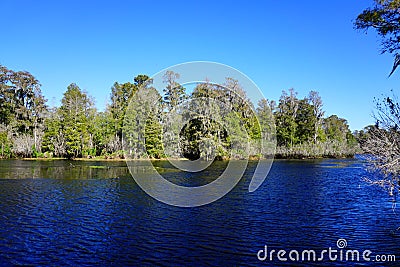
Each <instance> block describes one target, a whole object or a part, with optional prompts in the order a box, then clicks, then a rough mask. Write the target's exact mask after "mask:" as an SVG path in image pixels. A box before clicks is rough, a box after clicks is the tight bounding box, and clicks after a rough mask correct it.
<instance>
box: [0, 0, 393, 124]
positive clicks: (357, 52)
mask: <svg viewBox="0 0 400 267" xmlns="http://www.w3.org/2000/svg"><path fill="white" fill-rule="evenodd" d="M372 3H373V1H372V0H371V1H360V0H335V1H321V0H320V1H313V0H304V1H298V0H286V1H272V0H265V1H261V0H260V1H220V0H218V1H216V0H214V1H204V0H202V1H183V0H182V1H178V0H176V1H161V0H160V1H151V0H150V1H119V0H114V1H100V0H96V1H83V0H82V1H75V0H68V1H63V0H59V1H40V0H38V1H22V0H19V1H14V0H2V1H1V24H2V25H1V27H0V33H1V39H0V64H2V65H5V66H6V67H8V68H10V69H13V70H27V71H29V72H31V73H32V74H33V75H34V76H35V77H36V78H38V79H39V81H40V82H41V84H42V91H43V94H44V96H45V97H46V98H47V99H48V103H49V104H50V105H58V104H59V101H60V100H61V98H62V94H63V93H64V91H65V90H66V87H67V86H68V84H70V83H72V82H75V83H77V84H78V86H80V87H81V88H82V89H84V90H86V91H87V92H88V93H89V94H90V95H92V96H94V97H95V99H96V106H97V107H98V108H99V109H100V110H101V109H104V107H105V104H106V102H107V100H108V98H109V95H110V88H111V86H112V84H113V83H114V82H115V81H118V82H127V81H132V80H133V77H134V76H136V75H137V74H147V75H149V76H151V75H153V74H155V73H157V72H158V71H160V70H162V69H164V68H166V67H169V66H171V65H175V64H178V63H183V62H187V61H197V60H201V61H215V62H219V63H223V64H227V65H229V66H232V67H234V68H236V69H238V70H240V71H242V72H243V73H245V74H246V75H247V76H249V77H250V78H251V79H252V80H253V81H254V82H255V83H256V84H257V85H258V86H259V87H260V88H261V90H262V91H263V93H264V96H265V97H266V98H270V99H275V100H278V98H279V96H280V94H281V91H282V90H283V89H289V88H294V89H295V90H296V91H298V92H299V96H300V97H303V96H305V95H307V93H308V92H309V91H310V90H316V91H319V92H320V95H321V96H322V99H323V101H324V109H325V111H326V115H332V114H337V115H338V116H340V117H343V118H346V119H347V120H348V122H349V125H350V128H351V129H352V130H356V129H361V128H363V127H364V126H366V125H368V124H372V123H373V119H372V117H371V114H372V111H373V108H374V103H373V98H374V97H380V96H381V95H382V94H389V93H390V89H393V90H394V92H395V93H396V92H397V93H399V92H400V90H399V84H398V80H399V75H400V72H399V71H398V72H397V73H395V74H394V75H393V76H392V77H391V78H388V77H387V76H388V74H389V72H390V70H391V66H392V57H391V56H390V55H380V53H379V44H380V42H379V38H378V37H377V36H376V34H375V33H374V32H369V33H368V34H367V35H366V34H364V33H362V32H359V31H356V30H354V29H353V22H354V19H355V18H356V16H357V14H359V13H360V12H361V11H362V10H363V9H364V8H366V7H368V6H370V5H371V4H372Z"/></svg>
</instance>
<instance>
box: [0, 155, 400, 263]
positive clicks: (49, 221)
mask: <svg viewBox="0 0 400 267" xmlns="http://www.w3.org/2000/svg"><path fill="white" fill-rule="evenodd" d="M137 164H138V166H140V162H138V163H137ZM154 164H155V165H157V166H158V167H159V168H158V169H159V170H161V172H162V174H163V175H164V176H165V177H166V178H168V179H169V180H171V181H174V182H176V183H182V184H185V183H192V182H193V181H196V182H195V183H197V182H198V183H199V184H204V183H206V182H209V180H210V177H212V176H213V174H218V173H220V172H221V170H223V169H224V167H225V165H226V163H224V162H216V163H214V164H213V165H212V166H211V167H210V169H208V171H207V172H206V173H198V174H195V175H192V176H190V175H189V176H188V175H183V174H182V173H181V172H178V171H176V170H173V168H172V166H171V165H169V164H168V163H167V162H164V161H158V162H154ZM254 167H255V164H254V163H252V162H250V163H249V167H248V169H247V171H246V173H245V175H244V177H243V179H242V180H241V181H240V182H239V184H238V185H237V186H236V187H235V188H234V189H233V190H232V191H231V192H230V193H229V194H227V195H226V196H225V197H223V198H222V199H220V200H218V201H216V202H214V203H211V204H209V205H205V206H201V207H197V208H178V207H173V206H168V205H166V204H163V203H161V202H158V201H156V200H154V199H152V198H151V197H149V196H148V195H146V194H145V193H144V192H143V191H142V190H141V189H140V188H139V187H138V185H137V184H136V183H135V181H134V180H133V179H132V178H131V176H130V174H129V172H128V169H127V167H126V165H125V163H124V162H92V161H90V162H79V161H74V162H71V161H61V160H57V161H20V160H2V161H0V178H1V179H0V265H2V266H8V265H21V264H22V265H41V266H43V265H54V266H68V265H73V266H77V265H79V266H85V265H86V266H89V265H111V264H114V265H115V266H123V265H132V266H146V265H148V266H154V265H157V266H176V265H187V266H215V265H219V266H258V265H264V266H277V265H279V266H282V265H285V264H286V265H287V266H310V265H315V266H320V265H327V266H336V265H337V266H349V265H352V264H354V265H368V266H369V265H371V263H373V262H366V261H360V262H357V263H354V262H343V261H330V260H329V258H328V257H327V256H326V257H325V258H324V261H323V262H309V261H306V262H301V261H300V262H295V263H293V262H291V261H290V260H289V261H288V262H282V261H279V260H278V259H277V258H276V254H275V257H274V258H273V260H272V261H271V260H270V259H267V260H266V261H263V262H262V261H259V260H258V258H257V253H258V251H259V250H262V249H264V246H265V245H267V247H268V250H269V251H270V250H273V249H274V250H276V251H278V250H280V249H283V250H286V251H287V252H288V253H289V251H290V250H298V251H300V252H301V251H302V250H305V249H307V250H315V251H317V252H318V251H322V250H324V249H328V248H329V247H332V248H333V249H338V247H337V243H336V242H337V240H338V239H346V241H347V246H346V247H345V249H352V250H359V251H360V253H362V252H363V251H364V250H371V251H372V254H371V255H377V254H386V255H387V254H393V255H397V256H400V246H399V242H400V232H397V231H396V228H397V227H398V226H400V216H399V215H397V214H395V213H394V212H393V210H392V204H393V203H392V201H391V199H390V197H389V196H388V194H387V193H386V192H384V191H383V190H382V189H380V188H378V187H376V186H371V185H368V184H366V183H365V182H363V181H362V178H363V177H367V176H369V175H370V174H368V173H367V172H366V171H365V170H364V169H363V162H362V161H361V160H360V159H344V160H333V159H326V160H303V161H295V160H277V161H275V162H274V164H273V166H272V169H271V171H270V173H269V175H268V177H267V179H266V180H265V182H264V183H263V185H262V186H261V187H260V188H259V189H258V190H257V191H255V192H253V193H249V192H248V185H249V182H250V179H251V174H252V170H253V169H254ZM395 211H397V212H398V213H400V207H399V208H398V209H397V210H395ZM286 257H288V255H287V254H286ZM397 260H398V261H399V260H400V259H399V258H398V257H397ZM395 265H396V263H393V262H387V263H378V264H376V265H375V266H395Z"/></svg>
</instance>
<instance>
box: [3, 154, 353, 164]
mask: <svg viewBox="0 0 400 267" xmlns="http://www.w3.org/2000/svg"><path fill="white" fill-rule="evenodd" d="M355 155H356V154H354V155H351V156H350V155H343V156H315V157H314V156H303V157H302V156H294V157H283V156H281V155H278V156H275V157H273V158H272V159H273V160H321V159H352V158H354V157H355ZM265 159H271V158H258V157H250V158H248V160H249V161H257V160H265ZM0 160H7V159H0ZM8 160H24V161H53V160H54V161H57V160H68V161H87V162H90V161H98V162H99V161H101V162H123V161H145V160H150V161H166V160H168V158H161V159H121V158H118V159H105V158H74V159H68V158H9V159H8ZM175 160H182V161H187V160H188V159H185V158H181V159H175ZM230 160H245V159H222V160H216V161H230Z"/></svg>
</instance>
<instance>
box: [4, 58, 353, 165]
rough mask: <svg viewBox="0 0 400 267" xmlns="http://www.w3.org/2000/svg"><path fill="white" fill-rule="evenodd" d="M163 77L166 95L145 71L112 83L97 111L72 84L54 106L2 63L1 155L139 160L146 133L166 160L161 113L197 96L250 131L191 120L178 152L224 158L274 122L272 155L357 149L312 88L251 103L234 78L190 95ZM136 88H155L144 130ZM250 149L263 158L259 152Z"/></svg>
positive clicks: (148, 143)
mask: <svg viewBox="0 0 400 267" xmlns="http://www.w3.org/2000/svg"><path fill="white" fill-rule="evenodd" d="M163 79H164V84H165V87H164V88H163V95H161V94H159V93H158V91H157V90H156V89H155V88H154V87H153V86H152V80H151V79H150V78H149V76H147V75H142V74H141V75H138V76H136V77H135V78H134V79H133V81H132V82H126V83H118V82H115V83H114V84H113V86H112V87H111V93H110V99H109V104H108V105H107V107H106V108H105V110H104V111H98V110H96V108H95V106H94V99H93V97H92V96H90V95H89V94H88V93H87V92H86V91H84V90H82V89H81V88H80V87H79V86H78V85H76V84H74V83H72V84H70V85H69V86H68V87H67V88H66V91H65V92H64V95H63V98H62V100H61V105H60V106H59V107H49V106H48V105H46V99H45V98H44V96H43V95H42V93H41V89H40V83H39V81H38V80H37V79H36V78H35V77H34V76H33V75H31V74H30V73H29V72H26V71H13V70H10V69H8V68H6V67H5V66H0V145H1V147H0V157H1V158H13V157H46V158H52V157H63V158H88V157H89V158H92V157H102V158H124V157H125V156H126V155H130V156H131V157H132V158H141V157H144V156H145V155H143V153H139V151H140V150H138V149H137V146H138V145H137V143H138V142H137V140H138V138H139V136H140V132H141V131H143V135H142V137H143V138H144V139H145V142H144V146H145V150H146V152H147V154H148V156H149V157H150V158H155V159H156V158H157V159H158V158H164V157H166V156H170V155H168V153H172V152H171V151H169V152H168V153H165V151H164V150H165V149H164V147H163V143H162V135H163V127H162V123H163V122H162V121H161V120H162V119H161V118H162V114H163V113H168V112H170V111H172V110H173V109H174V108H176V107H178V106H179V105H182V103H184V102H185V101H186V100H190V99H195V98H205V99H208V98H213V99H218V100H219V101H223V102H224V103H227V104H229V108H230V109H231V110H232V111H233V112H234V114H235V116H233V115H232V116H231V115H229V114H228V115H226V117H225V118H223V120H225V121H227V122H228V123H229V125H231V127H233V128H232V129H235V127H236V128H238V127H244V129H245V130H246V133H247V135H244V134H243V136H240V134H239V135H235V136H231V135H229V134H228V133H227V131H226V129H224V127H223V125H221V124H220V123H219V122H217V121H216V120H213V119H210V118H206V117H203V118H196V119H193V120H190V121H189V122H188V123H187V125H185V126H184V127H183V129H182V130H181V131H180V133H179V141H178V142H179V146H178V147H179V148H180V149H181V151H179V153H180V154H181V155H182V156H183V157H186V158H188V159H198V158H199V157H201V153H203V152H201V151H202V150H204V149H205V146H204V143H205V140H207V142H211V143H212V145H213V147H214V148H216V149H215V150H216V152H215V151H214V153H216V155H215V156H216V157H217V158H221V159H224V158H228V157H229V155H230V154H229V152H230V149H231V148H232V147H233V145H235V144H236V146H237V145H238V144H239V145H240V144H242V143H245V142H247V141H249V140H250V141H251V140H257V139H258V138H259V137H260V136H261V135H262V134H272V133H273V131H272V127H273V128H274V130H275V128H276V132H275V133H274V134H275V135H274V136H273V137H274V138H276V142H277V145H278V146H277V150H276V153H277V154H276V155H277V157H282V158H293V157H295V158H298V157H300V158H301V157H343V156H352V155H354V153H355V152H356V151H357V147H358V143H357V141H356V139H355V137H354V135H353V134H352V133H351V132H350V130H349V126H348V124H347V121H346V120H345V119H343V118H339V117H338V116H336V115H331V116H329V117H324V111H323V102H322V99H321V97H320V96H319V94H318V92H316V91H311V92H310V93H309V94H308V95H307V96H306V97H304V98H302V99H300V98H299V97H298V96H297V95H298V94H297V92H295V90H294V89H290V90H288V91H285V90H284V91H283V92H282V95H281V97H280V98H279V100H278V102H276V101H274V100H267V99H262V100H260V101H259V102H258V103H257V106H256V107H255V106H254V105H253V103H251V101H250V99H249V98H248V96H247V95H246V92H245V90H244V89H243V88H242V86H241V85H240V84H239V82H238V81H237V80H235V79H233V78H226V81H225V83H224V84H223V85H215V84H211V83H199V84H197V85H196V86H195V88H194V89H193V91H192V92H191V93H188V92H187V90H186V88H184V87H183V86H182V85H180V84H179V82H178V80H179V74H178V73H174V72H172V71H167V72H166V73H165V74H164V76H163ZM139 88H145V90H152V92H153V93H154V94H155V95H156V96H157V99H158V101H157V104H156V105H155V106H152V107H151V113H150V114H152V115H151V116H149V117H148V118H147V119H146V121H145V123H144V124H145V125H144V128H143V129H142V130H141V129H139V125H135V118H136V117H137V116H138V113H140V112H141V110H144V109H146V107H145V105H143V102H142V103H141V101H145V100H143V99H140V98H136V101H137V102H133V103H132V104H130V105H129V103H130V102H131V100H132V99H133V97H134V96H136V97H138V96H137V95H136V93H137V92H138V91H139ZM139 97H144V95H143V96H139ZM138 99H139V100H138ZM132 106H133V107H134V108H132ZM147 108H148V107H147ZM254 111H255V112H254ZM207 112H209V113H210V114H214V113H216V112H217V111H216V110H207ZM272 114H273V116H271V115H272ZM272 118H274V120H273V119H272ZM130 122H131V123H130ZM129 124H131V125H129ZM235 132H236V131H235ZM237 132H238V133H240V131H237ZM135 138H136V139H135ZM135 145H136V146H135ZM206 150H207V148H206ZM210 153H211V152H210ZM250 153H251V155H253V156H257V157H260V156H263V155H260V153H259V151H256V150H254V151H252V150H251V151H250ZM239 157H240V155H239Z"/></svg>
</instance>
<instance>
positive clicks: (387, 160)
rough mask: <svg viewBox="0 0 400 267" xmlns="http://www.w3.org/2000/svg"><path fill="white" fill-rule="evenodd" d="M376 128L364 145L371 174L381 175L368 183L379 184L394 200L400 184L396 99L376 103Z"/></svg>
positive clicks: (399, 123) (399, 121)
mask: <svg viewBox="0 0 400 267" xmlns="http://www.w3.org/2000/svg"><path fill="white" fill-rule="evenodd" d="M374 117H375V119H376V127H374V128H372V129H370V130H369V131H368V138H367V140H366V141H365V142H364V143H363V144H362V148H363V150H364V151H365V152H366V153H367V154H369V155H370V156H369V157H368V160H369V162H370V167H371V169H372V170H374V171H377V172H379V173H381V175H380V176H377V177H380V178H378V179H376V180H371V179H367V181H369V182H371V183H373V184H378V185H380V186H382V187H384V188H386V189H387V190H389V193H390V194H391V195H393V196H395V195H396V193H398V192H399V182H400V105H399V101H398V99H397V97H396V96H393V97H385V98H384V99H383V100H380V101H377V112H376V114H375V115H374Z"/></svg>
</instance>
